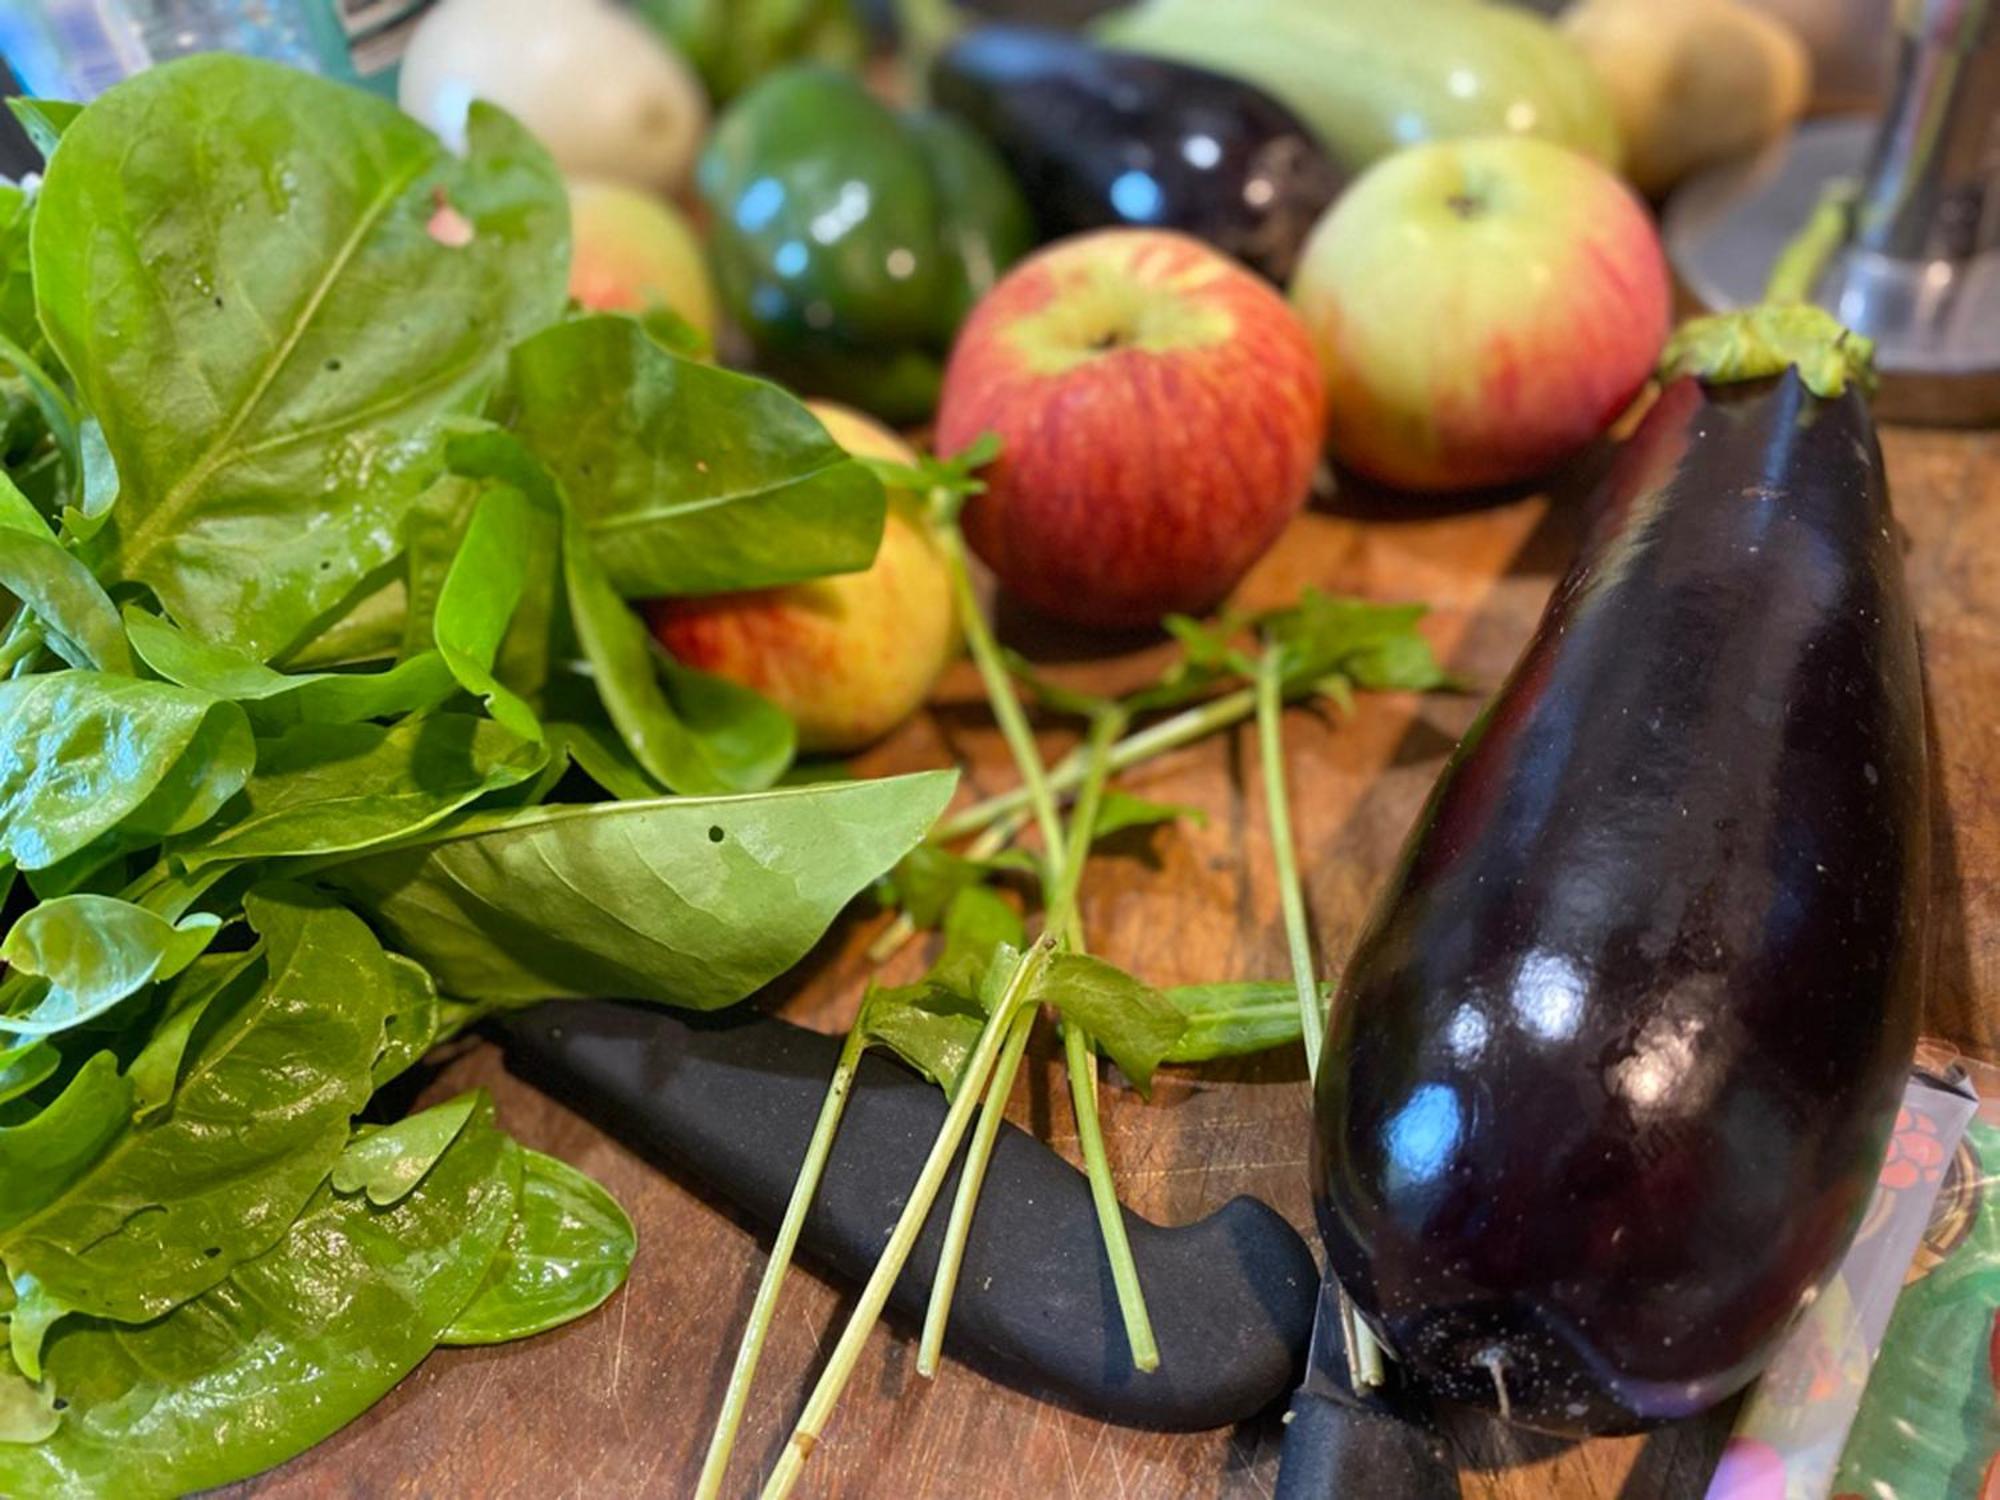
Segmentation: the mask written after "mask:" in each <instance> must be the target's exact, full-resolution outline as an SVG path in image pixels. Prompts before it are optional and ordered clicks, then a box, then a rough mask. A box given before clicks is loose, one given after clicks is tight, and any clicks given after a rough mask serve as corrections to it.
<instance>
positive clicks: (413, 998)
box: [374, 953, 439, 1089]
mask: <svg viewBox="0 0 2000 1500" xmlns="http://www.w3.org/2000/svg"><path fill="white" fill-rule="evenodd" d="M389 967H390V969H391V970H392V971H393V972H394V974H395V979H396V1002H395V1006H394V1008H393V1009H392V1010H391V1011H390V1012H389V1020H388V1023H387V1025H386V1026H385V1027H384V1029H383V1034H382V1054H381V1056H379V1057H377V1058H376V1059H375V1067H374V1079H375V1087H376V1088H378V1089H379V1088H381V1087H382V1085H383V1084H385V1083H387V1082H388V1081H389V1080H390V1079H392V1078H396V1077H399V1076H400V1075H401V1074H403V1073H404V1072H405V1071H407V1070H408V1069H409V1067H410V1066H411V1065H412V1064H413V1063H415V1062H416V1061H417V1059H418V1058H420V1057H422V1056H423V1055H424V1054H425V1053H426V1052H428V1051H429V1050H430V1046H431V1039H432V1038H433V1037H435V1036H436V1035H437V1033H438V1021H439V1016H438V992H437V986H436V985H434V984H432V983H431V976H430V975H429V974H428V973H427V972H425V969H424V966H423V965H422V964H419V963H413V962H411V961H410V960H409V959H407V958H405V957H403V955H402V954H400V953H391V954H390V955H389Z"/></svg>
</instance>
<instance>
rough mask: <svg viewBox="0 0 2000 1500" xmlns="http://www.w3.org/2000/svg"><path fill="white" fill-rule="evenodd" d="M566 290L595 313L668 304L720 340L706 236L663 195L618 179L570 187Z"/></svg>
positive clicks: (697, 328) (634, 310)
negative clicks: (703, 240)
mask: <svg viewBox="0 0 2000 1500" xmlns="http://www.w3.org/2000/svg"><path fill="white" fill-rule="evenodd" d="M569 221H570V242H571V248H570V262H569V294H570V295H571V296H572V297H574V298H576V300H577V301H578V302H579V303H581V304H582V305H583V306H585V307H587V308H589V309H590V310H591V311H592V312H632V313H638V312H646V311H648V310H650V309H652V308H654V307H665V308H667V309H668V310H669V311H671V312H675V313H678V314H679V315H680V316H681V317H683V318H685V319H687V321H688V323H689V325H690V326H691V327H693V328H694V329H695V331H696V332H698V333H700V334H701V336H702V337H703V338H704V339H708V340H711V341H712V340H713V339H714V337H715V286H714V283H713V282H712V281H711V280H710V278H709V274H708V262H707V260H706V259H705V258H704V257H703V255H702V250H701V241H700V240H699V239H698V238H696V236H695V232H694V229H693V227H692V226H691V225H689V223H688V221H687V220H686V219H685V218H684V217H682V215H681V213H680V211H679V210H678V209H676V208H674V207H673V206H672V205H671V204H669V203H667V202H666V201H665V200H664V199H661V198H656V197H654V196H653V195H652V194H651V193H644V192H641V191H640V190H639V189H637V188H631V187H626V186H623V185H622V184H619V183H615V182H592V181H587V180H585V181H576V182H572V183H571V184H570V187H569Z"/></svg>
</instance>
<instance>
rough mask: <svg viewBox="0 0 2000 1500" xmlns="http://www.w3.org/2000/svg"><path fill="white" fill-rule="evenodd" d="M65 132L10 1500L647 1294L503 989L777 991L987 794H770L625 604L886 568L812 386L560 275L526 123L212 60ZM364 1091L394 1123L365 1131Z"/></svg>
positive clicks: (660, 995)
mask: <svg viewBox="0 0 2000 1500" xmlns="http://www.w3.org/2000/svg"><path fill="white" fill-rule="evenodd" d="M22 113H23V115H24V117H25V118H26V120H27V123H28V124H29V125H30V127H31V129H32V130H33V131H34V132H35V134H36V137H37V139H38V140H39V141H40V143H41V144H42V146H43V149H44V150H45V151H46V152H47V154H48V163H47V171H46V173H45V175H44V176H43V178H42V179H41V180H40V182H39V184H38V185H33V186H29V187H23V188H14V187H8V188H5V189H4V190H0V369H4V372H5V373H4V376H0V589H4V591H5V598H4V601H0V890H4V892H5V910H4V918H5V923H4V926H5V935H4V940H0V958H3V959H4V961H5V963H6V966H7V972H6V975H5V977H4V979H0V1267H4V1271H5V1276H4V1280H0V1318H4V1319H5V1322H6V1331H7V1346H6V1349H5V1350H4V1351H0V1493H4V1494H8V1495H23V1496H26V1495H35V1494H54V1493H118V1494H126V1495H154V1494H173V1493H180V1492H183V1491H186V1490H191V1489H199V1488H203V1487H206V1486H210V1485H216V1484H220V1483H224V1482H226V1481H228V1480H231V1479H234V1478H237V1477H240V1476H242V1475H245V1474H248V1473H251V1472H254V1471H256V1470H258V1469H261V1468H263V1467H266V1466H268V1465H270V1464H272V1463H275V1462H277V1461H279V1460H281V1459H283V1458H285V1457H287V1456H289V1455H290V1454H293V1453H296V1452H298V1451H300V1450H301V1449H303V1448H305V1447H307V1446H309V1445H310V1444H312V1443H314V1442H316V1441H318V1440H319V1439H320V1438H322V1437H324V1436H325V1435H326V1434H328V1433H329V1432H331V1431H333V1430H334V1429H335V1428H337V1427H338V1426H340V1425H341V1424H342V1423H344V1422H346V1421H347V1420H349V1419H351V1418H352V1417H353V1416H354V1415H356V1414H357V1413H359V1412H360V1411H362V1410H364V1409H365V1408H366V1407H367V1406H368V1405H369V1404H370V1403H372V1402H373V1401H375V1400H376V1399H377V1398H378V1397H380V1396H381V1395H382V1394H383V1393H384V1392H385V1391H386V1390H388V1388H389V1387H390V1386H392V1385H393V1384H394V1383H395V1382H396V1381H397V1380H398V1379H399V1378H400V1377H401V1376H402V1375H403V1374H404V1373H406V1372H407V1371H408V1370H409V1369H411V1368H412V1367H413V1366H414V1365H415V1364H416V1363H417V1362H418V1361H420V1360H421V1359H422V1358H423V1357H424V1356H425V1354H426V1353H427V1352H428V1351H429V1350H430V1349H431V1348H432V1347H433V1346H434V1345H436V1344H438V1343H441V1342H443V1343H483V1342H492V1341H497V1340H501V1339H507V1338H514V1337H519V1336H523V1335H526V1334H530V1333H533V1332H536V1331H538V1330H540V1329H543V1328H547V1327H551V1326H554V1325H555V1324H557V1323H560V1322H562V1321H564V1320H566V1319H568V1318H572V1317H575V1316H578V1315H579V1314H581V1313H583V1312H585V1311H587V1310H588V1309H589V1308H591V1307H593V1306H595V1305H597V1303H598V1302H600V1301H602V1300H603V1298H604V1297H606V1296H608V1295H610V1293H611V1292H612V1291H613V1290H614V1289H615V1288H616V1286H617V1285H618V1284H619V1282H620V1280H621V1279H622V1277H623V1275H624V1272H625V1268H626V1265H627V1263H628V1262H629V1260H630V1257H631V1255H632V1251H633V1243H632V1234H631V1227H630V1225H629V1223H627V1221H626V1220H625V1218H624V1215H623V1214H622V1213H621V1212H620V1211H619V1210H618V1208H617V1205H616V1204H615V1203H613V1202H612V1201H611V1200H610V1199H609V1198H608V1197H606V1196H605V1195H604V1193H603V1192H602V1191H601V1190H600V1189H598V1188H597V1187H596V1186H595V1185H594V1184H592V1183H590V1182H589V1181H588V1180H587V1179H584V1178H582V1177H581V1176H579V1175H578V1174H577V1173H575V1172H574V1171H572V1170H570V1169H569V1168H567V1167H564V1166H562V1165H561V1164H560V1163H556V1162H554V1161H551V1160H549V1159H548V1158H546V1157H542V1156H538V1155H537V1154H535V1153H534V1152H531V1151H528V1150H526V1149H524V1148H522V1147H520V1146H519V1145H517V1144H516V1143H515V1142H513V1141H512V1140H510V1139H509V1138H508V1137H507V1136H506V1135H505V1134H504V1133H503V1132H502V1131H501V1130H500V1129H499V1128H498V1126H497V1125H496V1123H495V1121H494V1118H493V1111H492V1107H491V1105H490V1103H489V1102H488V1101H487V1100H485V1099H484V1098H483V1097H481V1096H479V1095H478V1094H470V1095H466V1096H462V1097H461V1098H458V1099H455V1100H452V1101H450V1102H448V1103H445V1104H442V1105H439V1106H437V1107H435V1108H433V1109H430V1110H427V1111H424V1112H423V1113H420V1114H417V1115H414V1116H410V1117H408V1118H404V1119H400V1120H399V1119H395V1118H394V1116H395V1113H396V1109H395V1107H394V1106H393V1105H392V1104H390V1103H389V1102H387V1101H378V1102H377V1103H376V1104H375V1106H374V1107H373V1108H372V1109H371V1108H370V1105H371V1101H372V1100H376V1099H377V1095H378V1093H379V1091H381V1090H382V1089H383V1088H384V1087H385V1086H386V1085H389V1084H390V1083H392V1082H393V1081H394V1080H395V1079H397V1078H398V1076H399V1075H401V1074H403V1073H404V1072H405V1071H406V1070H407V1069H408V1068H409V1067H410V1066H411V1065H412V1064H413V1063H415V1062H416V1061H417V1059H419V1058H420V1057H421V1056H422V1055H423V1054H424V1053H425V1052H426V1051H427V1050H428V1049H429V1048H430V1047H431V1046H432V1045H433V1043H435V1042H436V1041H438V1040H441V1039H443V1038H445V1037H448V1036H450V1035H452V1034H453V1033H454V1032H455V1031H457V1030H458V1029H459V1028H461V1027H463V1026H464V1025H466V1024H467V1023H468V1022H469V1021H470V1020H472V1019H474V1018H476V1017H477V1016H478V1015H479V1014H480V1013H481V1012H482V1011H483V1010H485V1009H487V1008H491V1007H494V1006H500V1005H510V1004H516V1003H523V1002H528V1001H534V1000H540V999H544V998H549V997H560V996H568V995H579V994H583V995H617V996H621V997H628V998H634V999H643V1000H653V1001H659V1002H664V1003H668V1004H675V1005H685V1006H694V1007H713V1006H720V1005H726V1004H730V1003H733V1002H734V1001H736V1000H739V999H741V998H743V997H744V996H745V995H747V994H749V993H750V992H751V991H753V990H754V989H756V988H757V987H759V986H760V985H762V984H764V983H766V982H767V981H769V980H770V979H771V978H773V977H774V976H776V975H777V974H779V973H781V972H782V971H783V970H785V969H787V968H789V967H790V966H791V965H792V964H794V963H795V962H796V961H797V960H798V959H799V958H800V957H801V956H802V955H803V954H805V952H806V951H807V950H808V949H809V948H810V947H811V946H812V944H813V943H814V942H815V941H816V940H817V939H818V938H819V937H820V935H821V934H822V933H823V932H824V931H825V929H826V928H827V926H828V925H829V923H830V922H831V920H832V919H833V917H834V916H835V914H836V913H838V912H839V911H840V909H841V908H842V907H843V906H844V905H846V904H847V903H848V902H849V901H850V900H851V899H852V898H853V897H854V896H855V895H856V894H857V893H858V892H860V891H862V890H864V889H866V888H868V887H869V886H870V884H871V883H872V882H874V881H875V880H877V879H878V878H879V877H880V876H882V875H883V874H884V873H885V872H886V871H888V870H889V869H891V868H892V867H893V866H894V865H895V864H896V863H897V862H898V861H899V860H900V859H901V858H902V857H903V856H904V855H906V854H907V853H908V852H910V850H911V849H912V848H914V847H915V846H917V845H918V843H919V842H920V841H921V839H922V838H923V837H924V835H925V833H926V831H927V830H928V829H929V828H930V827H931V826H932V824H933V822H934V820H935V819H936V817H937V815H938V814H939V812H940V811H941V810H942V809H943V807H944V805H945V803H946V801H947V800H948V799H949V797H950V794H951V790H952V778H951V776H950V775H949V774H942V773H940V774H932V775H927V776H916V777H906V778H901V779H896V780H887V781H874V782H861V781H856V782H844V783H838V784H823V785H815V786H799V787H790V788H783V789H778V788H776V783H777V782H778V780H779V778H780V777H781V776H782V775H783V774H784V773H785V771H786V769H787V767H788V765H789V763H790V760H791V757H792V751H793V735H792V728H791V725H790V724H789V722H788V721H787V720H786V719H785V718H784V716H783V715H782V714H780V713H778V712H777V711H776V710H775V709H774V708H772V707H771V706H770V705H769V704H768V703H765V702H764V701H763V700H761V699H759V698H757V697H756V696H755V695H753V694H751V693H748V692H746V691H744V690H743V689H741V688H738V687H735V686H732V685H730V684H728V683H725V682H722V681H720V680H718V679H715V678H712V677H708V676H705V675H703V674H700V673H698V672H694V671H691V670H689V669H687V668H685V667H683V666H681V665H680V664H679V663H676V662H674V661H672V660H671V659H669V658H667V657H666V656H664V655H663V654H662V653H661V652H660V651H659V650H658V648H657V647H656V646H655V644H654V643H653V641H652V640H651V638H650V637H649V635H648V634H647V632H646V630H645V628H644V626H643V624H642V623H641V622H640V620H639V618H638V617H637V616H636V615H635V614H634V612H633V611H632V609H631V608H630V607H629V606H628V604H627V603H626V601H627V599H630V598H635V597H651V596H658V595H674V594H701V593H712V592H718V591H725V590H734V589H742V588H753V587H763V586H770V585H778V584H784V583H788V582H792V581H794V580H798V579H802V578H807V577H814V576H819V575H822V574H826V573H832V572H839V571H847V570H854V569H859V568H864V567H866V566H867V565H868V563H869V562H870V560H871V559H872V557H873V555H874V551H875V548H876V545H877V542H878V540H879V536H880V532H881V527H882V520H883V506H884V500H883V493H882V489H881V485H880V484H879V482H878V481H877V480H876V479H875V478H874V476H873V475H871V474H870V473H869V472H868V471H867V470H865V469H864V468H863V467H861V466H860V465H859V464H857V463H856V462H854V461H853V460H851V459H849V458H848V457H847V456H846V455H845V454H844V453H843V452H842V451H841V450H840V449H839V448H838V447H837V446H836V445H835V444H834V443H833V441H832V440H831V439H830V438H829V437H828V436H827V434H826V432H825V431H824V430H823V429H822V428H821V427H820V426H819V424H818V423H817V422H816V421H814V420H813V418H812V417H811V416H810V414H809V413H807V412H806V411H805V410H804V408H803V407H801V406H800V405H799V404H798V403H797V402H795V401H794V400H793V399H792V398H791V397H790V396H788V395H786V394H785V393H784V392H782V391H780V390H777V389H776V388H774V387H772V386H769V385H766V384H764V383H761V382H759V381H756V380H753V379H750V378H747V377H745V376H741V375H737V374H732V373H729V372H726V371H723V370H720V369H717V368H714V367H711V366H709V365H706V364H702V363H699V362H696V361H694V360H690V359H688V358H685V357H682V356H681V355H680V354H678V353H676V352H674V351H673V349H671V348H670V347H668V346H667V344H666V343H663V342H661V341H660V340H659V339H658V338H657V337H656V333H657V330H655V329H651V328H649V327H648V326H647V325H645V324H643V323H641V322H639V321H635V320H632V319H627V318H620V317H579V316H573V315H572V314H571V312H570V310H569V309H567V308H566V305H565V286H566V283H567V258H568V246H567V239H568V228H567V218H566V206H565V195H564V191H563V185H562V183H561V181H560V180H559V178H558V176H557V174H556V172H555V169H554V168H553V166H552V164H551V163H550V162H549V160H548V158H547V156H546V155H545V154H544V153H543V152H542V151H541V149H540V148H539V147H537V146H536V145H535V144H534V143H533V142H532V141H531V140H530V139H529V138H528V137H527V136H526V135H525V134H524V133H523V132H522V131H521V129H520V128H519V127H518V126H516V125H515V124H514V123H513V122H511V121H510V120H509V119H507V118H506V117H505V116H504V115H502V114H500V113H498V112H496V111H492V110H488V109H484V108H475V110H474V113H473V116H472V120H471V127H470V131H469V149H468V151H467V153H466V155H465V156H464V157H463V158H459V157H454V156H452V155H450V154H448V153H447V152H446V151H445V150H444V149H443V148H442V147H441V146H440V145H439V144H438V142H437V141H436V140H435V139H433V138H432V137H431V136H430V135H429V134H428V133H427V132H425V131H424V130H423V129H422V128H421V127H419V126H417V125H416V124H414V123H413V122H411V121H410V120H408V119H406V118H405V117H403V116H402V115H400V114H399V113H398V112H397V111H395V110H394V109H393V108H391V107H389V106H388V105H386V104H384V103H382V102H380V101H377V100H374V99H371V98H369V97H367V96H365V95H362V94H360V93H358V92H350V91H348V90H344V89H341V88H339V87H336V86H334V85H331V84H327V83H324V82H321V81H319V80H316V79H313V78H310V77H306V76H303V75H300V74H296V73H293V72H290V71H287V70H284V69H281V68H277V67H275V66H273V65H268V64H263V63H258V62H254V61H249V60H245V59H240V58H229V57H219V56H218V57H200V58H193V59H188V60H185V61H182V62H178V63H174V64H170V65H167V66H165V67H161V68H158V69H155V70H153V71H151V72H148V73H145V74H142V75H141V76H139V77H137V78H135V79H132V80H130V81H128V82H126V83H124V84H121V85H120V86H118V87H117V88H114V89H113V90H111V91H110V92H109V93H107V94H105V95H104V96H103V97H102V98H101V99H99V100H98V101H96V102H95V103H93V104H91V105H90V106H89V107H88V108H85V109H82V110H78V109H77V108H76V107H74V106H60V105H53V104H35V105H30V106H26V107H25V108H24V109H23V110H22ZM364 1111H367V1115H366V1118H367V1120H368V1121H370V1122H373V1123H360V1122H361V1120H362V1119H363V1115H364Z"/></svg>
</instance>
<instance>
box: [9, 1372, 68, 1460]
mask: <svg viewBox="0 0 2000 1500" xmlns="http://www.w3.org/2000/svg"><path fill="white" fill-rule="evenodd" d="M60 1426H62V1415H61V1413H59V1412H58V1411H57V1410H56V1398H55V1393H54V1392H53V1391H51V1390H49V1389H48V1388H47V1387H45V1386H40V1385H36V1384H35V1383H34V1382H33V1381H31V1380H29V1379H28V1378H27V1377H26V1376H25V1375H23V1374H21V1372H20V1371H18V1370H16V1369H15V1368H14V1361H13V1360H12V1359H11V1358H9V1357H8V1356H6V1355H4V1354H0V1443H39V1442H41V1441H42V1439H44V1438H46V1437H49V1436H50V1435H52V1434H53V1433H54V1432H55V1430H56V1429H57V1428H58V1427H60Z"/></svg>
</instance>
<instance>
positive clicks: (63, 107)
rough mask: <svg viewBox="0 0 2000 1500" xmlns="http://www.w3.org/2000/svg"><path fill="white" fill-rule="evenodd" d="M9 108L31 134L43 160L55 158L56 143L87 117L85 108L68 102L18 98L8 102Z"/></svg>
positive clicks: (63, 100) (30, 137)
mask: <svg viewBox="0 0 2000 1500" xmlns="http://www.w3.org/2000/svg"><path fill="white" fill-rule="evenodd" d="M7 108H8V109H9V110H11V111H12V112H13V115H14V118H15V119H17V120H19V121H20V122H21V128H22V129H23V130H25V131H27V132H28V139H29V140H30V141H32V142H34V145H35V149H36V150H37V151H39V152H41V153H42V155H43V157H45V158H46V157H50V156H53V155H55V149H56V143H57V142H58V141H60V140H61V139H62V137H63V132H64V131H65V130H67V129H69V127H70V122H71V121H72V120H74V119H75V118H76V117H77V116H78V115H80V114H82V113H83V106H82V105H81V104H74V103H71V102H70V101H69V100H67V99H36V98H30V97H27V96H18V97H15V98H12V99H9V100H8V101H7Z"/></svg>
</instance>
